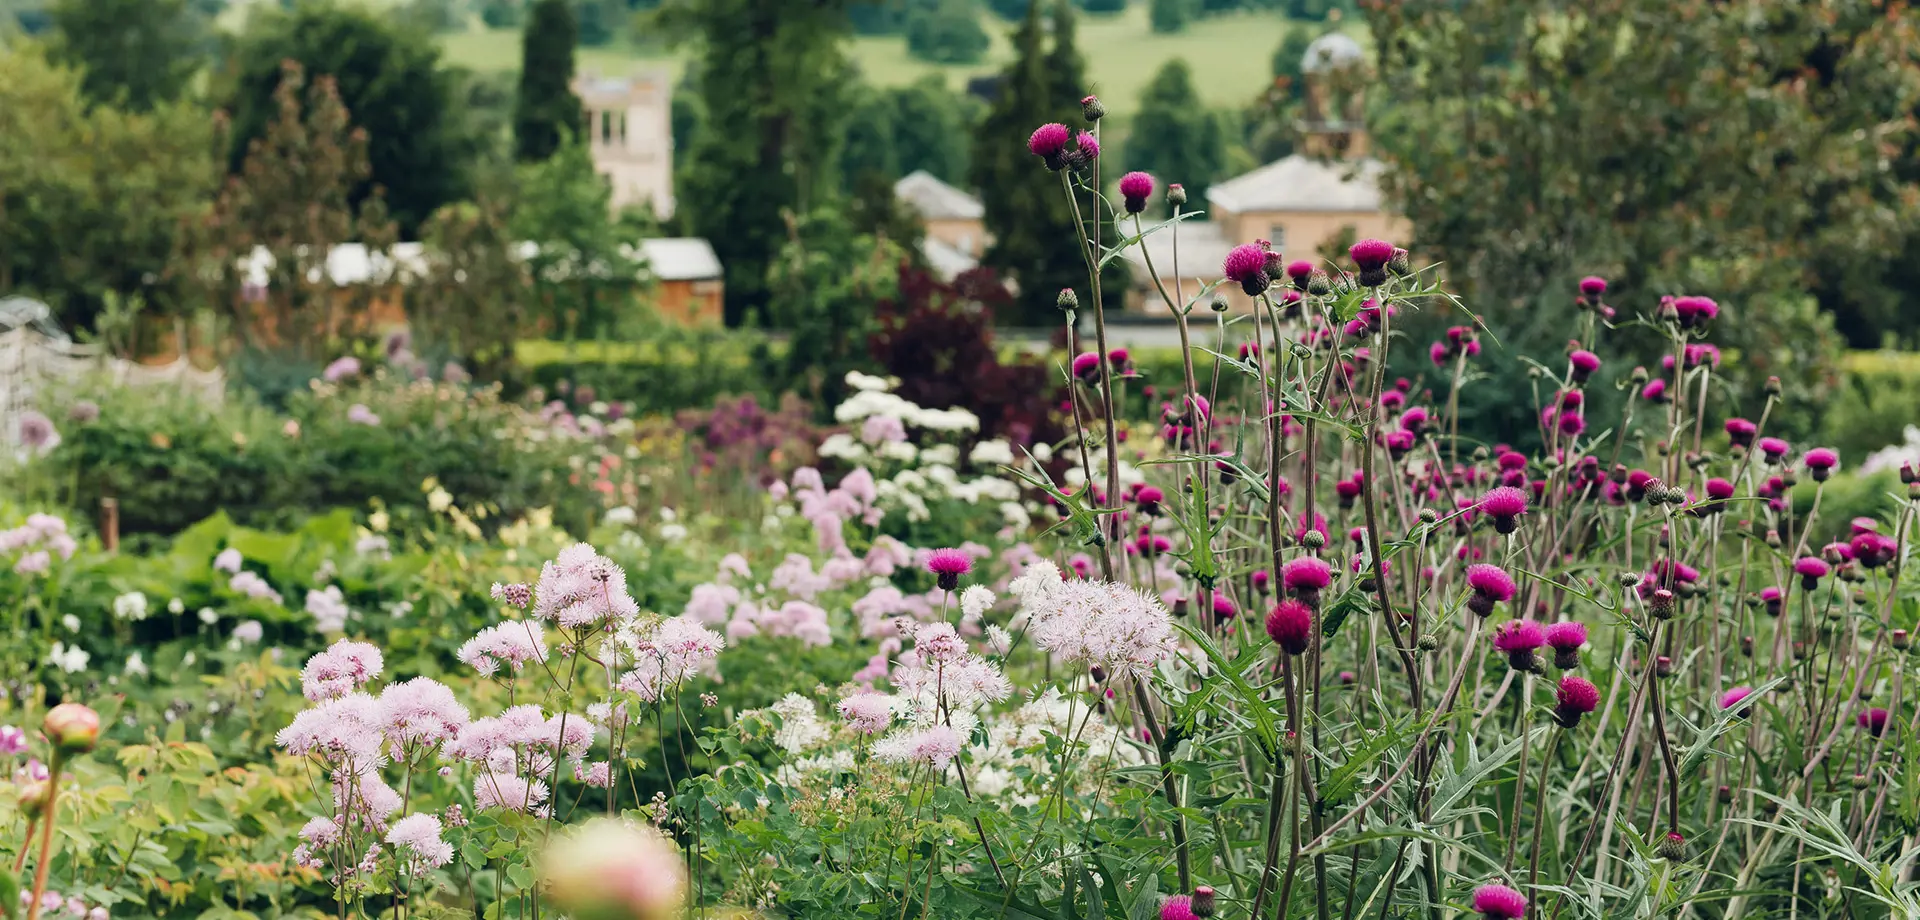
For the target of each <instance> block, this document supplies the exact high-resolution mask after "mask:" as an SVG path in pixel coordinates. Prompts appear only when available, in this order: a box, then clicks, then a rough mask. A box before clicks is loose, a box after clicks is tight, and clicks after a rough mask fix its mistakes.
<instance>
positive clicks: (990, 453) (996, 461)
mask: <svg viewBox="0 0 1920 920" xmlns="http://www.w3.org/2000/svg"><path fill="white" fill-rule="evenodd" d="M967 462H968V463H971V464H973V465H974V466H1012V465H1013V445H1011V444H1008V443H1007V442H1006V441H1005V440H1004V439H1001V438H995V439H993V440H991V441H981V442H980V443H978V444H975V445H973V450H970V451H968V452H967Z"/></svg>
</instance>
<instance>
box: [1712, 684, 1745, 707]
mask: <svg viewBox="0 0 1920 920" xmlns="http://www.w3.org/2000/svg"><path fill="white" fill-rule="evenodd" d="M1752 695H1753V688H1752V687H1735V688H1733V689H1731V690H1728V691H1727V692H1725V693H1722V694H1720V708H1721V709H1732V708H1734V707H1735V706H1738V705H1740V704H1741V703H1742V702H1744V701H1745V700H1746V698H1747V697H1749V696H1752Z"/></svg>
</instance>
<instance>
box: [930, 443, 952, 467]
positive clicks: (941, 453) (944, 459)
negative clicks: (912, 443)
mask: <svg viewBox="0 0 1920 920" xmlns="http://www.w3.org/2000/svg"><path fill="white" fill-rule="evenodd" d="M920 462H921V463H934V464H939V465H941V466H953V465H954V464H957V463H959V462H960V448H958V447H955V446H953V445H952V444H934V445H932V446H930V447H925V448H922V449H921V450H920Z"/></svg>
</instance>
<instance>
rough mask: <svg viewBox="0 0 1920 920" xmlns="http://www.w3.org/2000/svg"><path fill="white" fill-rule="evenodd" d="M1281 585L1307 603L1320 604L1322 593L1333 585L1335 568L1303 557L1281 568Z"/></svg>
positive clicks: (1311, 558) (1310, 557) (1309, 557)
mask: <svg viewBox="0 0 1920 920" xmlns="http://www.w3.org/2000/svg"><path fill="white" fill-rule="evenodd" d="M1280 584H1281V586H1282V587H1284V588H1286V589H1287V593H1288V594H1291V595H1293V596H1294V597H1297V598H1300V599H1301V600H1303V601H1306V602H1307V603H1308V604H1319V603H1320V592H1321V590H1322V589H1324V588H1326V587H1327V586H1328V585H1330V584H1333V568H1332V567H1331V566H1329V565H1327V564H1326V563H1325V562H1322V561H1320V560H1318V559H1315V558H1313V557H1312V556H1302V557H1300V558H1298V559H1294V560H1291V561H1289V562H1288V563H1287V564H1285V565H1283V566H1281V567H1280Z"/></svg>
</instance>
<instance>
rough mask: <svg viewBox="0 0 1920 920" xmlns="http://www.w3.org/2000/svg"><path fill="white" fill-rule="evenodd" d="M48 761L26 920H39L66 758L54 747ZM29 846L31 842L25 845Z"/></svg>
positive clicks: (50, 862)
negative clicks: (37, 850) (38, 843)
mask: <svg viewBox="0 0 1920 920" xmlns="http://www.w3.org/2000/svg"><path fill="white" fill-rule="evenodd" d="M50 760H51V762H50V763H49V764H48V765H47V811H46V814H44V815H42V816H41V817H40V857H39V859H38V860H37V861H35V863H34V866H33V900H31V901H28V902H27V920H40V897H41V895H44V894H46V893H47V870H48V869H50V868H52V866H53V825H54V819H55V817H56V815H57V814H58V809H59V807H60V771H61V770H62V769H64V768H65V767H66V760H67V758H66V755H65V754H64V753H62V752H61V750H60V748H59V747H57V746H56V747H55V748H54V749H53V756H52V757H51V758H50ZM31 845H32V844H31V842H29V843H28V844H27V846H31ZM24 848H25V847H24V846H23V847H22V849H24Z"/></svg>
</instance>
